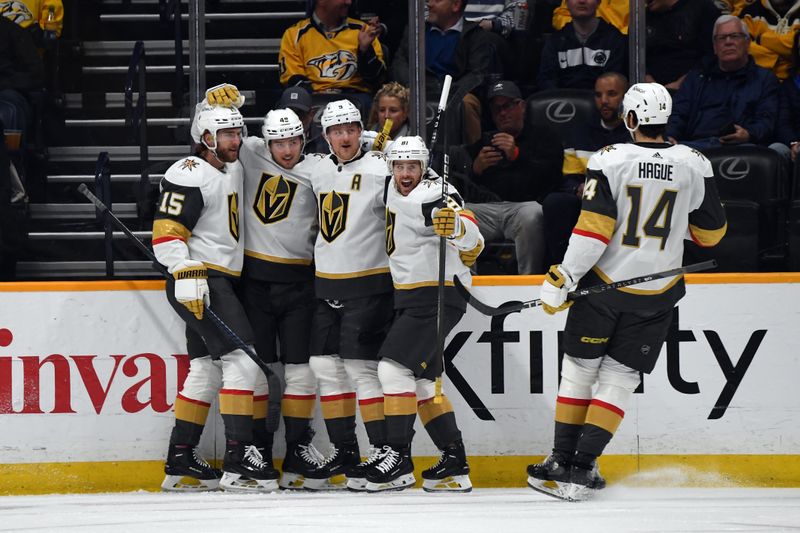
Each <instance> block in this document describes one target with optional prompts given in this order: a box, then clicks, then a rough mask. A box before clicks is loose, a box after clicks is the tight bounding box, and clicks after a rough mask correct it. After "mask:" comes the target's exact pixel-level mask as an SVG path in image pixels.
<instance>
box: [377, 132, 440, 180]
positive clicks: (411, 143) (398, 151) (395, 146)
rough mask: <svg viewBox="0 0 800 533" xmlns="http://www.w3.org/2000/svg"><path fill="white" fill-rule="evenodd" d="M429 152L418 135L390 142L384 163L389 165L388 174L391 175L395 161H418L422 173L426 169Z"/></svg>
mask: <svg viewBox="0 0 800 533" xmlns="http://www.w3.org/2000/svg"><path fill="white" fill-rule="evenodd" d="M429 159H430V152H429V151H428V147H427V146H425V141H423V140H422V137H420V136H419V135H415V136H411V137H398V138H397V139H395V140H394V142H392V145H391V147H389V151H388V152H387V153H386V161H387V163H388V164H389V174H392V170H393V169H392V167H393V166H394V162H395V161H419V162H420V165H422V173H423V174H424V173H425V171H426V170H427V169H428V160H429Z"/></svg>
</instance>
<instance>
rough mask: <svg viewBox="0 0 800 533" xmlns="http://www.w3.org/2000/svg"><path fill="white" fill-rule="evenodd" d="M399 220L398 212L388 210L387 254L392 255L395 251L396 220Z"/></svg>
mask: <svg viewBox="0 0 800 533" xmlns="http://www.w3.org/2000/svg"><path fill="white" fill-rule="evenodd" d="M395 220H397V214H396V213H393V212H392V211H389V210H388V209H387V210H386V255H392V253H393V252H394V249H395V246H394V222H395Z"/></svg>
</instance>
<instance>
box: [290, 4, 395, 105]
mask: <svg viewBox="0 0 800 533" xmlns="http://www.w3.org/2000/svg"><path fill="white" fill-rule="evenodd" d="M349 4H350V2H344V1H342V0H320V1H318V2H317V5H316V6H315V8H314V12H313V13H312V14H311V17H310V18H307V19H303V20H301V21H300V22H298V23H297V24H295V25H294V26H292V27H291V28H289V29H287V30H286V31H285V32H284V33H283V37H282V38H281V48H280V53H279V54H278V63H279V65H280V81H281V84H283V85H288V86H293V85H300V84H302V85H306V88H308V89H310V90H311V91H313V92H357V93H369V92H371V91H372V90H373V89H374V86H375V85H377V83H378V82H379V81H380V78H381V76H383V74H384V72H385V71H386V63H385V62H384V60H383V51H382V50H381V45H380V42H378V39H377V38H376V37H377V35H378V33H379V32H380V28H379V25H378V21H377V20H372V21H370V22H369V23H366V22H362V21H360V20H357V19H353V18H349V17H348V16H347V10H348V8H349ZM309 86H310V87H309Z"/></svg>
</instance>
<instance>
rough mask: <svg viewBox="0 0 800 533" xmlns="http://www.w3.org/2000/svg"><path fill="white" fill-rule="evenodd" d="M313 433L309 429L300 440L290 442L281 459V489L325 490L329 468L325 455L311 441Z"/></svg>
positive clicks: (327, 483)
mask: <svg viewBox="0 0 800 533" xmlns="http://www.w3.org/2000/svg"><path fill="white" fill-rule="evenodd" d="M313 436H314V433H313V432H312V431H311V430H310V429H309V430H308V431H307V432H306V435H305V436H304V438H303V439H302V440H301V441H300V442H296V443H294V444H290V445H289V446H288V447H287V449H286V457H285V458H284V459H283V473H282V474H281V481H280V483H279V484H280V487H281V488H282V489H294V490H297V489H306V490H326V489H328V488H330V487H328V485H329V482H328V478H329V477H330V469H329V468H328V467H327V466H325V464H324V463H325V456H324V455H322V454H321V453H320V452H319V450H317V449H316V448H315V447H314V445H313V444H312V443H311V440H312V438H313Z"/></svg>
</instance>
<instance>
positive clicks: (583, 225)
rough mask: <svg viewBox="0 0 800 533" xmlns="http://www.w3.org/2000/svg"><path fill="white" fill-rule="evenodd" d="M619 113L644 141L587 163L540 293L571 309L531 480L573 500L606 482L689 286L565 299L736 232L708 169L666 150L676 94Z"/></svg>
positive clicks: (683, 153) (659, 285)
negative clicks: (550, 436) (545, 449)
mask: <svg viewBox="0 0 800 533" xmlns="http://www.w3.org/2000/svg"><path fill="white" fill-rule="evenodd" d="M622 108H623V119H624V120H625V125H626V127H627V128H628V130H629V131H630V132H631V135H632V137H633V140H634V141H635V142H634V143H631V144H615V145H611V146H607V147H605V148H603V149H601V150H600V151H598V152H597V153H595V154H594V155H593V156H592V157H591V158H590V159H589V164H588V168H587V172H586V184H585V187H584V192H583V204H582V210H581V214H580V218H579V219H578V223H577V224H576V226H575V229H574V230H573V232H572V236H571V238H570V241H569V247H568V249H567V252H566V255H565V257H564V261H563V262H562V263H561V264H560V265H554V266H552V267H550V270H549V272H548V273H547V274H546V275H545V281H544V283H543V284H542V289H541V294H540V297H541V300H542V305H543V308H544V310H545V311H546V312H547V313H549V314H553V313H555V312H557V311H561V310H563V309H566V308H567V307H570V305H571V308H570V311H569V315H568V316H567V325H566V329H565V332H564V351H565V355H564V361H563V364H562V369H561V385H560V386H559V390H558V397H557V399H556V412H555V439H554V446H553V453H552V454H551V455H550V456H549V457H548V458H547V459H546V460H545V461H544V462H543V463H541V464H537V465H530V466H529V467H528V476H529V477H528V484H529V485H530V486H531V487H532V488H535V489H537V490H542V491H544V492H549V493H554V494H555V495H557V496H560V497H564V498H566V499H573V500H580V499H586V498H588V497H591V495H592V493H593V492H594V491H595V490H598V489H602V488H603V487H604V486H605V480H604V479H603V478H602V477H601V476H600V474H599V472H598V469H597V461H596V459H597V457H598V456H600V455H601V454H602V453H603V450H604V449H605V447H606V445H607V444H608V442H609V441H610V440H611V438H612V437H613V435H614V432H615V431H616V430H617V427H618V426H619V424H620V422H622V418H623V416H624V415H625V409H626V407H627V405H628V401H629V400H630V397H631V394H632V393H633V391H634V390H635V389H636V387H637V386H638V385H639V381H640V378H639V374H640V372H643V373H645V374H648V373H650V372H651V371H652V370H653V367H654V366H655V364H656V360H657V359H658V355H659V352H660V351H661V346H662V344H663V342H664V339H665V338H666V336H667V331H668V329H669V325H670V322H671V321H672V315H673V308H674V306H675V304H676V302H677V301H678V300H679V299H680V298H681V297H683V295H684V293H685V287H684V282H683V276H682V275H679V276H675V277H673V278H666V279H660V280H655V281H650V282H647V283H643V284H641V285H638V286H636V287H635V288H634V287H628V288H622V289H618V290H613V291H607V292H604V293H602V294H598V295H593V296H588V297H585V298H580V299H578V300H576V301H575V302H574V304H573V303H572V302H567V300H566V298H567V293H568V292H569V291H570V290H571V289H573V288H575V287H576V285H577V286H578V287H581V288H582V287H586V286H591V285H596V284H600V283H609V282H613V281H618V280H621V279H625V278H631V277H636V276H643V275H646V274H649V273H652V272H658V271H661V270H667V269H672V268H676V267H679V266H680V264H681V259H682V256H683V239H684V238H691V239H692V240H694V241H695V242H696V243H697V244H699V245H700V246H714V245H716V244H717V243H718V242H719V241H720V239H722V237H723V235H724V234H725V230H726V229H727V223H726V220H725V212H724V210H723V208H722V205H721V203H720V200H719V196H718V194H717V187H716V184H715V181H714V175H713V171H712V168H711V164H710V163H709V161H708V160H707V159H706V158H705V157H704V156H703V155H702V154H701V153H700V152H697V151H696V150H693V149H691V148H688V147H686V146H681V145H671V144H669V143H666V142H664V137H663V134H664V130H665V127H666V124H667V121H668V119H669V115H670V112H671V110H672V100H671V98H670V95H669V93H668V92H667V90H666V89H665V88H664V87H662V86H661V85H659V84H657V83H639V84H636V85H634V86H632V87H631V88H630V89H629V90H628V91H627V93H626V94H625V97H624V99H623V102H622ZM593 387H595V390H594V392H592V388H593ZM553 483H555V484H556V485H557V488H554V487H553V486H552V484H553Z"/></svg>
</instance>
